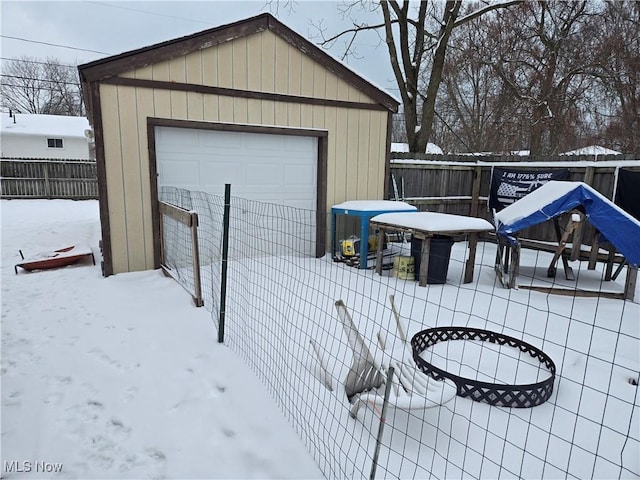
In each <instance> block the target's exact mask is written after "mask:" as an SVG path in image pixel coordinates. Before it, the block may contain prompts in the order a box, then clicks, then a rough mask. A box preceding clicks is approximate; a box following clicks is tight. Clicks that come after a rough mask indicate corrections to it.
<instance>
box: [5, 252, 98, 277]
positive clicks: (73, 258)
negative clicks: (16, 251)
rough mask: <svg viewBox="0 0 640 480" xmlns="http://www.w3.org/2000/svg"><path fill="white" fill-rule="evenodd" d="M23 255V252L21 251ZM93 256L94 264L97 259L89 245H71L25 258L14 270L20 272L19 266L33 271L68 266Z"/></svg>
mask: <svg viewBox="0 0 640 480" xmlns="http://www.w3.org/2000/svg"><path fill="white" fill-rule="evenodd" d="M20 256H22V252H20ZM89 257H91V261H92V262H93V264H94V265H95V264H96V259H95V257H94V256H93V252H92V251H91V249H90V248H89V247H78V246H76V245H71V246H70V247H65V248H60V249H58V250H54V251H52V252H42V253H39V254H37V255H36V256H34V257H33V258H30V259H27V260H24V257H22V259H23V260H24V261H23V262H20V263H18V264H16V266H15V267H13V270H14V271H15V272H16V275H17V274H18V267H20V268H22V269H23V270H26V271H28V272H31V271H32V270H48V269H51V268H60V267H66V266H67V265H71V264H73V263H76V262H79V261H80V260H82V259H84V258H89Z"/></svg>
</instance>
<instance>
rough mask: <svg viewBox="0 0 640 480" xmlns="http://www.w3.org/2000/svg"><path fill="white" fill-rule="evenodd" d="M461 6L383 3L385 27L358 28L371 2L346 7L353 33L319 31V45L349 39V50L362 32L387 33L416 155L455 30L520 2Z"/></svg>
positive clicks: (426, 136) (429, 125)
mask: <svg viewBox="0 0 640 480" xmlns="http://www.w3.org/2000/svg"><path fill="white" fill-rule="evenodd" d="M463 3H464V2H463V1H462V0H455V1H454V0H448V1H446V2H442V1H437V0H433V1H431V2H429V1H422V2H411V1H409V0H404V1H396V0H381V1H379V2H377V3H376V4H375V5H377V9H378V11H380V13H381V16H382V21H381V22H379V23H377V24H374V25H370V24H363V23H358V22H357V21H355V20H354V19H355V18H356V17H357V10H358V7H359V8H361V9H363V8H370V5H372V4H371V2H365V1H360V2H351V3H348V4H344V5H343V7H342V8H343V12H344V13H345V15H347V16H348V17H349V18H351V21H352V23H353V28H350V29H347V30H344V31H342V32H339V33H337V34H335V35H332V36H329V37H327V36H325V35H324V33H325V32H324V30H322V29H321V28H319V30H320V31H321V33H322V34H323V40H322V41H321V42H320V43H321V45H324V46H327V45H331V44H332V43H334V42H335V41H336V40H337V39H338V38H349V42H348V44H347V49H349V48H350V47H351V45H353V44H354V43H355V39H356V37H357V35H358V34H359V33H361V32H364V31H371V30H375V31H382V32H384V37H383V38H384V42H385V43H386V45H387V51H388V53H389V59H390V62H391V67H392V70H393V74H394V77H395V80H396V83H397V85H398V89H399V92H400V97H401V99H402V107H403V112H404V119H405V121H404V124H405V132H406V136H407V140H408V143H409V150H410V151H412V152H424V151H425V149H426V147H427V144H428V142H429V140H430V136H431V134H432V129H433V123H434V118H435V106H436V100H437V96H438V91H439V88H440V84H441V82H442V78H443V71H444V65H445V59H446V55H447V48H448V46H449V41H450V39H451V35H452V33H453V32H454V30H455V29H457V28H459V27H460V26H462V25H465V24H467V23H470V22H473V21H474V20H476V19H478V18H480V17H481V16H483V15H485V14H487V13H489V12H491V11H494V10H498V9H503V8H506V7H509V6H511V5H515V4H518V3H521V1H520V0H515V1H504V2H484V1H483V2H479V3H476V5H477V8H475V9H473V11H470V12H469V13H468V14H464V15H461V9H462V6H463ZM347 53H348V52H347Z"/></svg>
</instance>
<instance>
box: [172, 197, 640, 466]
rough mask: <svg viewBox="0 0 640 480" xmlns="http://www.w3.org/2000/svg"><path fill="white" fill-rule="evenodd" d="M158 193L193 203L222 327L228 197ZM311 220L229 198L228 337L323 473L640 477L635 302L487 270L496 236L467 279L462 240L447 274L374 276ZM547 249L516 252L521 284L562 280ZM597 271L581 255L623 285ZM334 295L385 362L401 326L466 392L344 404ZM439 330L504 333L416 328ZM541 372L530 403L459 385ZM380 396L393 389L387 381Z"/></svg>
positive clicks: (345, 359)
mask: <svg viewBox="0 0 640 480" xmlns="http://www.w3.org/2000/svg"><path fill="white" fill-rule="evenodd" d="M161 196H162V197H163V200H164V201H167V202H169V203H172V204H174V205H177V206H180V207H182V208H184V209H187V210H190V211H195V212H197V213H198V217H199V219H200V227H199V229H200V232H199V234H200V235H199V237H200V239H202V240H203V242H202V243H201V248H202V249H204V250H205V251H206V253H204V254H201V262H200V263H201V269H202V277H203V285H206V287H203V288H204V291H203V295H204V297H205V307H206V308H208V309H210V310H211V313H212V318H213V320H214V322H213V323H214V325H216V324H217V321H218V317H219V306H220V291H221V290H220V274H221V265H220V262H221V257H220V251H221V245H222V226H223V220H222V215H223V206H224V201H223V199H222V198H221V197H217V196H213V195H208V194H205V193H202V192H189V191H186V190H179V189H164V190H163V192H161ZM315 218H316V217H315V212H313V211H306V210H300V209H295V208H290V207H283V206H278V205H271V204H264V203H258V202H253V201H249V200H245V199H241V198H237V197H231V202H230V229H229V232H230V233H229V238H228V242H229V262H228V270H227V271H228V277H227V290H226V291H227V297H226V319H225V344H227V345H228V346H229V347H230V348H231V349H232V350H234V351H235V352H236V353H237V354H238V355H240V356H241V357H242V358H243V359H244V360H245V361H246V362H247V363H248V365H249V366H250V367H251V368H252V369H253V371H254V372H255V374H256V375H257V376H258V377H259V378H260V379H261V380H262V382H263V383H264V385H265V386H266V388H267V389H268V390H269V392H270V393H271V394H272V396H273V397H274V399H275V400H276V402H277V403H278V405H279V406H280V408H281V410H282V412H283V414H284V415H285V416H286V418H287V419H288V420H289V421H290V423H291V425H292V426H293V428H294V429H295V430H296V432H297V433H298V434H299V435H300V437H301V439H302V441H303V442H304V444H305V445H306V446H307V447H308V449H309V450H310V452H311V454H312V455H313V457H314V458H315V461H316V462H317V464H318V465H319V467H320V468H321V470H322V471H323V473H324V474H325V476H326V477H327V478H356V477H360V478H361V477H369V478H373V477H374V476H375V477H379V478H478V479H479V478H567V477H571V478H638V477H639V476H640V459H639V458H638V455H637V452H638V451H639V449H640V436H639V433H638V432H639V430H638V419H639V418H640V395H639V394H638V391H639V390H638V382H639V381H640V378H639V377H640V325H639V323H638V318H640V305H639V304H638V303H632V302H629V301H624V300H612V299H610V298H604V297H595V298H582V297H578V296H576V297H567V296H555V295H550V294H544V293H539V292H534V291H531V290H524V289H521V290H517V289H504V288H502V286H501V284H500V283H499V282H498V281H497V280H496V276H495V273H494V265H493V263H494V258H495V247H496V246H495V245H494V244H493V243H492V242H481V243H480V245H479V246H478V252H477V253H478V255H477V257H476V266H475V274H474V281H473V282H472V283H467V284H465V283H463V277H464V266H465V260H466V258H467V256H468V253H469V252H468V248H467V246H466V244H465V243H464V242H458V243H456V244H454V246H453V249H452V253H451V259H450V262H449V267H448V274H447V282H446V284H444V285H442V284H431V285H427V286H426V287H419V286H418V284H417V282H415V281H412V280H410V279H409V280H404V279H401V278H398V277H395V276H392V275H391V272H390V271H383V272H382V275H378V274H376V273H374V272H373V271H372V270H359V269H356V268H354V267H349V266H347V265H345V264H344V263H335V262H333V261H332V259H331V258H330V256H328V255H326V256H325V257H324V258H315V257H314V256H310V255H309V254H308V252H309V248H308V247H309V245H306V244H305V242H306V241H307V240H306V239H308V238H309V235H308V230H309V228H315V227H314V226H315V225H316V223H315ZM327 224H330V222H327ZM181 231H182V232H183V233H184V234H185V235H186V234H187V231H186V230H185V229H183V230H181ZM205 232H206V233H205ZM172 241H174V242H179V241H181V242H182V244H183V245H185V246H187V245H189V241H188V240H178V239H173V240H172ZM274 241H275V242H278V245H275V246H274V245H272V243H273V242H274ZM187 248H188V247H187ZM201 253H202V252H201ZM551 256H552V255H551V254H549V253H547V252H544V251H532V250H527V249H523V254H522V259H521V270H520V279H521V282H524V281H525V279H526V280H527V281H529V282H531V283H534V282H543V283H544V284H546V285H548V286H553V285H555V282H557V281H559V282H565V280H564V279H549V278H546V275H544V274H541V273H540V272H541V271H542V272H544V271H546V266H547V265H548V263H549V260H550V258H551ZM184 257H185V258H189V254H188V252H187V251H186V250H185V252H184ZM603 268H604V267H602V266H601V267H600V268H599V269H597V270H596V271H591V270H588V269H587V268H586V266H584V267H583V266H582V264H580V265H577V266H576V268H575V269H574V273H575V277H576V280H575V282H577V283H578V285H577V287H578V288H580V287H581V286H583V285H588V286H589V287H590V288H591V289H592V288H593V284H596V285H598V286H599V288H600V289H602V290H603V291H604V290H615V289H622V288H623V286H622V285H620V284H618V283H616V282H605V281H604V280H603V278H604V272H603ZM391 295H393V298H394V299H395V300H394V303H393V304H392V303H390V301H389V297H390V296H391ZM636 298H638V297H636ZM338 300H342V301H343V302H344V304H345V305H346V306H347V307H348V309H349V311H350V312H351V316H352V321H353V325H355V328H356V329H357V331H359V332H360V334H361V336H362V338H363V339H364V342H365V343H366V345H367V346H368V348H369V349H370V350H371V353H372V356H373V357H376V358H378V359H382V360H381V361H382V362H383V363H384V362H387V361H388V360H384V359H385V358H388V357H385V355H387V356H388V355H392V356H393V355H396V354H397V353H398V352H399V349H398V348H397V347H398V346H399V344H400V340H401V339H400V338H399V335H400V334H399V333H398V332H406V337H407V338H408V339H411V338H412V337H413V338H415V339H417V340H416V342H415V344H417V345H421V347H420V349H419V350H421V351H417V350H415V345H414V351H413V354H414V356H415V355H419V356H420V358H421V359H422V361H421V362H420V363H421V364H424V363H428V364H430V365H431V366H432V367H429V369H430V370H431V371H438V370H439V371H445V372H447V376H448V378H452V379H456V378H457V379H461V380H462V381H463V383H462V384H458V396H455V397H454V398H453V399H452V400H451V401H449V402H447V403H445V404H444V405H438V404H437V402H436V405H431V406H430V408H420V406H418V407H417V408H416V406H415V405H413V406H412V407H413V408H411V409H410V410H406V409H403V408H396V407H394V405H393V404H392V403H388V404H387V403H385V404H383V407H382V408H379V405H380V402H376V403H375V404H365V405H364V406H363V407H362V408H360V410H359V411H358V412H357V416H356V418H353V417H352V416H350V407H351V405H350V404H349V401H348V399H347V396H346V394H345V387H344V383H343V382H344V381H345V377H346V374H347V372H348V371H349V369H350V367H351V365H352V360H353V358H354V351H355V349H354V348H353V343H352V342H350V339H348V338H347V335H346V334H345V330H344V329H343V328H342V325H341V324H340V322H339V321H338V318H339V317H338V312H336V302H337V301H338ZM396 314H397V315H396ZM343 320H344V319H343ZM398 324H400V325H401V327H400V328H399V327H398V326H397V325H398ZM435 328H439V329H441V330H442V331H447V332H449V331H455V332H457V331H471V330H473V331H474V332H478V331H480V332H482V331H489V332H495V333H487V334H484V333H480V334H478V335H474V336H465V335H458V336H457V337H455V338H453V337H452V336H448V337H447V336H446V335H445V336H438V338H437V339H436V340H437V341H430V342H428V345H427V344H426V343H425V342H421V341H420V340H419V339H420V338H422V337H421V336H420V335H422V336H424V335H425V331H426V330H427V329H435ZM421 332H422V333H421ZM491 338H496V339H500V338H502V339H507V340H505V341H503V342H501V341H496V342H494V341H492V340H491ZM510 338H512V339H515V340H508V339H510ZM351 340H352V339H351ZM412 343H414V342H412ZM378 345H385V346H386V350H382V348H381V347H379V346H378ZM522 345H525V346H526V348H522ZM422 350H424V351H422ZM539 352H542V353H543V354H544V355H542V353H539ZM547 358H548V359H550V360H551V361H552V362H553V363H551V362H550V361H548V360H547ZM541 359H542V360H541ZM404 360H405V361H406V360H407V359H406V358H405V359H404ZM543 360H544V361H543ZM550 375H552V377H551V378H552V380H551V382H552V391H549V389H548V387H549V385H548V382H549V378H550V377H549V376H550ZM540 382H545V385H546V387H545V388H547V389H546V390H545V392H546V393H545V400H546V401H540V402H539V401H538V400H539V399H535V401H533V402H527V403H526V405H524V404H518V405H519V406H520V407H523V408H510V407H506V406H495V405H496V404H495V402H494V403H493V404H491V402H485V401H482V398H484V397H478V398H475V397H473V396H466V397H465V396H462V395H461V391H460V388H462V389H463V391H464V388H465V386H464V385H468V384H474V385H476V384H477V385H480V386H481V387H482V388H483V391H493V390H496V391H499V392H503V391H507V390H509V389H505V388H502V387H503V386H505V385H507V386H519V385H523V386H525V387H527V386H531V385H536V384H537V383H540ZM492 389H493V390H492ZM529 390H530V389H529ZM379 394H380V396H383V395H384V394H386V395H387V398H389V390H388V389H386V391H385V388H384V385H383V386H382V387H381V388H380V391H379ZM399 394H400V392H395V395H394V396H396V397H398V395H399ZM547 396H548V399H546V398H547ZM398 398H399V397H398ZM474 398H475V399H474ZM500 398H501V401H500V404H503V405H504V404H513V399H512V398H508V395H507V394H501V397H500ZM478 400H480V401H478ZM516 403H517V402H516ZM538 403H541V404H538ZM530 404H536V406H532V407H528V408H527V406H528V405H530ZM372 405H373V406H372ZM514 405H515V404H514ZM425 407H426V405H425ZM256 408H260V406H259V405H256ZM385 410H386V412H385V414H384V415H381V414H382V412H383V411H385ZM381 416H382V419H381ZM381 420H382V421H384V425H383V426H384V429H382V428H381V426H382V424H381Z"/></svg>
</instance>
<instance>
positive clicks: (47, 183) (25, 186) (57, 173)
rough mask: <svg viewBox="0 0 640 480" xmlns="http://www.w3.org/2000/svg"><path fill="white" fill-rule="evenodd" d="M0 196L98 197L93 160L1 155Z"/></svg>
mask: <svg viewBox="0 0 640 480" xmlns="http://www.w3.org/2000/svg"><path fill="white" fill-rule="evenodd" d="M0 197H1V198H70V199H76V200H83V199H94V198H98V179H97V175H96V162H93V161H79V160H38V159H7V158H3V159H2V160H1V161H0Z"/></svg>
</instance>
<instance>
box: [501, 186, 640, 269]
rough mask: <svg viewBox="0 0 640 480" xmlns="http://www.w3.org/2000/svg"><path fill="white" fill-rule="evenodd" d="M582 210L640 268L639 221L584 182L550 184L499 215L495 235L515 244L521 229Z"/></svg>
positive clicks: (633, 264) (631, 262) (617, 248)
mask: <svg viewBox="0 0 640 480" xmlns="http://www.w3.org/2000/svg"><path fill="white" fill-rule="evenodd" d="M577 207H582V210H583V211H584V214H585V215H586V217H587V221H589V222H590V223H591V224H592V225H593V226H594V227H595V228H597V229H598V230H599V231H600V233H601V234H602V235H604V236H605V237H606V238H607V240H608V241H609V242H611V244H613V245H614V246H615V247H616V250H618V251H619V252H620V253H621V254H622V255H624V257H625V258H626V259H627V261H628V262H629V264H630V265H631V266H634V267H637V266H640V221H638V220H636V219H635V218H633V217H632V216H631V215H629V214H628V213H627V212H625V211H624V210H622V209H621V208H620V207H618V206H617V205H616V204H614V203H613V202H611V201H610V200H609V199H607V198H606V197H604V196H603V195H601V194H600V193H599V192H597V191H596V190H594V189H593V188H591V187H590V186H589V185H587V184H585V183H582V182H557V181H550V182H548V183H546V184H545V185H543V186H541V187H540V188H538V189H537V190H535V191H533V192H531V193H530V194H528V195H527V196H525V197H524V198H522V199H520V200H518V201H517V202H515V203H513V204H511V205H509V206H508V207H506V208H505V209H504V210H502V211H500V212H498V213H496V215H495V223H496V233H497V234H498V236H500V237H502V238H504V239H506V240H507V241H509V242H510V243H512V244H515V243H517V240H516V237H515V234H516V233H517V232H519V231H520V230H522V229H524V228H526V227H530V226H532V225H537V224H539V223H542V222H546V221H547V220H550V219H552V218H555V217H557V216H559V215H561V214H563V213H565V212H569V211H571V210H573V209H574V208H577Z"/></svg>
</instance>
